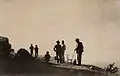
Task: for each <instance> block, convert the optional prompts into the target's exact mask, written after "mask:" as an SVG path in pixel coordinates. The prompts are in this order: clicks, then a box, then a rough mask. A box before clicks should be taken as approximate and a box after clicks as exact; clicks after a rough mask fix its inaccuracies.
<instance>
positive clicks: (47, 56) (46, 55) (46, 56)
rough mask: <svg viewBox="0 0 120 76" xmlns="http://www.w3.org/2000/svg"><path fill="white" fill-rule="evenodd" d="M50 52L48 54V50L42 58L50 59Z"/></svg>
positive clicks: (47, 60)
mask: <svg viewBox="0 0 120 76" xmlns="http://www.w3.org/2000/svg"><path fill="white" fill-rule="evenodd" d="M50 57H51V56H50V54H49V51H47V52H46V54H45V56H44V59H45V61H46V62H49V61H50Z"/></svg>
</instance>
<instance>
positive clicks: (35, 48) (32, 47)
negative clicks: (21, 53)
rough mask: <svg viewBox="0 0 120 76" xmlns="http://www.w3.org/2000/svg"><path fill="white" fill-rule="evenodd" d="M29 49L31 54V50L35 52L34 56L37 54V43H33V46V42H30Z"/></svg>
mask: <svg viewBox="0 0 120 76" xmlns="http://www.w3.org/2000/svg"><path fill="white" fill-rule="evenodd" d="M29 49H30V54H31V56H32V55H33V52H35V57H37V56H38V50H39V48H38V46H37V45H35V47H34V46H33V44H31V45H30V47H29Z"/></svg>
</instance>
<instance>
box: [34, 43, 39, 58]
mask: <svg viewBox="0 0 120 76" xmlns="http://www.w3.org/2000/svg"><path fill="white" fill-rule="evenodd" d="M38 50H39V48H38V46H37V45H35V58H37V57H38Z"/></svg>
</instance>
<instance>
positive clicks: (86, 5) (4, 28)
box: [0, 0, 120, 65]
mask: <svg viewBox="0 0 120 76" xmlns="http://www.w3.org/2000/svg"><path fill="white" fill-rule="evenodd" d="M119 25H120V1H119V0H0V34H1V35H2V36H7V37H9V38H10V42H11V43H12V45H13V48H15V49H19V48H21V47H24V48H26V49H28V47H29V44H31V43H33V44H38V45H39V47H40V51H39V53H40V54H44V53H45V51H47V50H49V51H50V53H51V54H52V55H54V51H53V47H54V45H55V41H56V40H60V41H61V40H62V39H64V40H65V43H66V45H67V50H66V54H69V55H70V56H72V54H73V49H74V47H75V38H76V37H79V38H80V39H81V41H82V42H83V44H84V47H85V52H84V55H83V63H86V64H99V65H105V64H107V63H109V62H113V61H116V62H119V61H120V55H119V54H120V47H119V45H120V42H119V39H120V36H119V33H120V26H119ZM119 63H120V62H119Z"/></svg>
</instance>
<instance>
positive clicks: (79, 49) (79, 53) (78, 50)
mask: <svg viewBox="0 0 120 76" xmlns="http://www.w3.org/2000/svg"><path fill="white" fill-rule="evenodd" d="M75 41H76V43H77V47H76V48H75V50H74V51H76V53H77V61H78V65H79V66H81V58H82V53H83V48H84V47H83V44H82V42H80V41H79V38H76V40H75Z"/></svg>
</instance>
